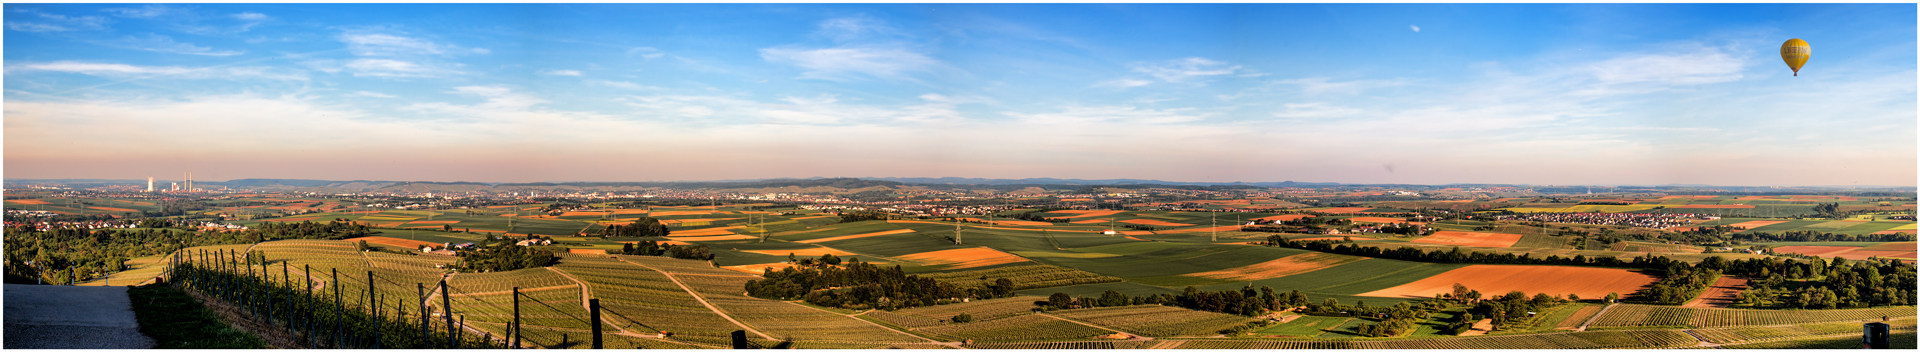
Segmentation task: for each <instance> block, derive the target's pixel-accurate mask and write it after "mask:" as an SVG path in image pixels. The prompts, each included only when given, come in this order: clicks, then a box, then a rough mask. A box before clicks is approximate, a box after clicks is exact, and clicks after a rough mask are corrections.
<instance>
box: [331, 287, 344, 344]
mask: <svg viewBox="0 0 1920 352" xmlns="http://www.w3.org/2000/svg"><path fill="white" fill-rule="evenodd" d="M345 310H347V302H346V301H345V300H341V299H340V268H333V347H334V348H340V344H341V341H340V339H342V338H345V337H346V335H345V334H344V332H343V331H342V330H343V328H345V327H346V324H345V323H346V322H345V321H342V320H341V318H343V317H341V316H340V313H345Z"/></svg>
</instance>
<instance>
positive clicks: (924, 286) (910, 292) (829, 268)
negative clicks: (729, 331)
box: [746, 256, 1015, 310]
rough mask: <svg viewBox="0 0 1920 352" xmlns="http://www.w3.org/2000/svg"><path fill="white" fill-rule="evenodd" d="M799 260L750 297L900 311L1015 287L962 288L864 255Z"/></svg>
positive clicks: (750, 286) (756, 284) (1004, 293)
mask: <svg viewBox="0 0 1920 352" xmlns="http://www.w3.org/2000/svg"><path fill="white" fill-rule="evenodd" d="M833 263H839V264H833ZM795 264H796V266H791V267H786V268H782V269H780V270H773V269H771V268H769V269H767V271H766V273H765V274H762V276H763V277H764V278H762V279H759V280H753V281H748V282H747V284H746V290H747V295H750V296H753V297H759V298H767V299H778V300H793V299H803V300H806V302H807V303H812V304H815V305H820V306H825V307H839V308H848V309H868V308H871V309H885V310H895V309H901V308H911V307H923V306H931V305H936V304H946V303H952V302H959V301H961V300H966V299H985V298H1000V297H1009V296H1012V295H1013V288H1014V285H1015V284H1014V282H1013V280H1011V279H1007V278H1000V279H998V280H994V283H992V284H989V285H985V286H978V287H967V288H960V287H957V286H955V285H953V284H951V283H947V282H941V281H939V280H934V279H932V278H927V277H922V276H919V275H907V274H906V272H903V271H901V269H900V266H898V265H896V266H893V267H892V268H882V267H880V266H877V265H873V264H871V263H865V262H861V261H860V260H859V258H850V259H847V260H846V261H845V262H841V261H840V259H838V258H836V257H830V256H822V257H821V258H820V259H819V260H813V261H803V262H798V263H795Z"/></svg>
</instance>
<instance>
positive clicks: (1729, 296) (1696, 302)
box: [1680, 276, 1747, 308]
mask: <svg viewBox="0 0 1920 352" xmlns="http://www.w3.org/2000/svg"><path fill="white" fill-rule="evenodd" d="M1746 289H1747V279H1742V278H1737V277H1732V276H1721V277H1720V280H1717V281H1714V282H1713V286H1711V287H1708V288H1707V291H1706V292H1701V293H1700V297H1695V298H1694V299H1693V300H1692V301H1688V302H1687V304H1683V305H1680V307H1681V308H1726V307H1729V306H1733V300H1734V299H1735V298H1737V297H1738V296H1739V295H1740V291H1745V290H1746Z"/></svg>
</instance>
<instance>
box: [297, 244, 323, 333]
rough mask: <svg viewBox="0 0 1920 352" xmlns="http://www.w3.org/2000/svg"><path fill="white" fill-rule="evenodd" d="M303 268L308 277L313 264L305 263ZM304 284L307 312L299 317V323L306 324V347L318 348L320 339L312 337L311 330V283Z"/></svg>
mask: <svg viewBox="0 0 1920 352" xmlns="http://www.w3.org/2000/svg"><path fill="white" fill-rule="evenodd" d="M305 268H306V270H303V272H305V273H307V275H309V276H308V277H312V276H311V275H313V264H307V265H306V266H305ZM306 286H307V297H306V299H305V301H306V302H305V303H306V308H307V309H306V310H307V314H306V317H303V318H301V319H300V324H301V325H306V326H307V345H308V346H307V347H308V348H319V347H320V339H316V338H314V337H313V333H314V331H313V330H314V323H313V318H314V311H313V285H312V283H308V285H306Z"/></svg>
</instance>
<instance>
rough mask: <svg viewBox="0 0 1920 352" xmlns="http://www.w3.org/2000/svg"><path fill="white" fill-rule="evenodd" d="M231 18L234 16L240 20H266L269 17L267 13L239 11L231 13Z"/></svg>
mask: <svg viewBox="0 0 1920 352" xmlns="http://www.w3.org/2000/svg"><path fill="white" fill-rule="evenodd" d="M233 18H236V19H239V20H242V21H253V22H258V21H266V20H267V19H269V18H271V17H267V15H265V14H261V13H258V12H241V13H236V14H233Z"/></svg>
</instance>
